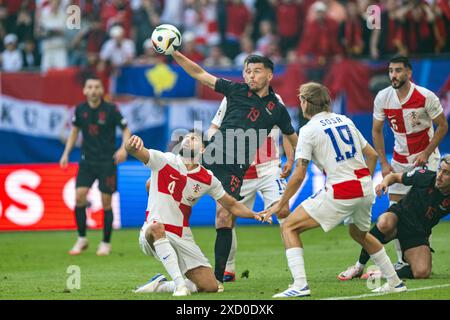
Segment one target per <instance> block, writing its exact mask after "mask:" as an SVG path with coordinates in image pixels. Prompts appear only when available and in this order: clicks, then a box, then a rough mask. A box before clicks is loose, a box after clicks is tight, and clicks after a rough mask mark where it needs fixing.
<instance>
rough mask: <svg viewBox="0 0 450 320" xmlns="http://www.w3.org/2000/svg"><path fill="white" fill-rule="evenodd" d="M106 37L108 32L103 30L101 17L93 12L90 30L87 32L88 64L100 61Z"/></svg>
mask: <svg viewBox="0 0 450 320" xmlns="http://www.w3.org/2000/svg"><path fill="white" fill-rule="evenodd" d="M105 38H106V32H105V31H104V30H103V27H102V23H101V21H100V18H99V16H98V15H95V14H93V15H92V20H91V23H90V25H89V30H88V32H87V34H86V50H87V54H86V55H87V61H88V65H89V64H90V63H92V64H94V62H95V64H97V62H98V61H99V53H100V50H101V48H102V44H103V42H104V40H105Z"/></svg>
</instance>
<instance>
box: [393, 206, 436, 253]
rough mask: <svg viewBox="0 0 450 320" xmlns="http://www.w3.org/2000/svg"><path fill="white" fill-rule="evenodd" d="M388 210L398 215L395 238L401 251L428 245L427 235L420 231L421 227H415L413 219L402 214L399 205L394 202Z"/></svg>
mask: <svg viewBox="0 0 450 320" xmlns="http://www.w3.org/2000/svg"><path fill="white" fill-rule="evenodd" d="M389 211H390V212H393V213H395V215H396V216H397V217H398V222H397V239H398V241H399V242H400V246H401V247H402V251H403V252H405V251H406V250H408V249H411V248H416V247H419V246H428V247H429V246H430V242H429V241H428V238H429V235H426V234H424V233H423V232H422V231H420V230H421V229H422V228H420V227H418V228H415V223H414V221H413V220H412V219H410V218H408V215H407V214H403V212H402V210H401V208H400V206H398V205H397V204H394V205H392V206H391V207H390V208H389Z"/></svg>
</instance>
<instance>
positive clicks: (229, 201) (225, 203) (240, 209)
mask: <svg viewBox="0 0 450 320" xmlns="http://www.w3.org/2000/svg"><path fill="white" fill-rule="evenodd" d="M217 202H219V203H220V205H221V206H222V207H224V208H225V209H227V210H228V211H229V212H231V214H233V215H234V216H237V217H242V218H252V219H256V213H255V212H253V211H252V210H250V209H249V208H247V207H246V206H244V205H243V204H242V203H240V202H239V201H237V200H236V199H234V198H233V197H232V196H230V195H229V194H228V193H225V195H224V196H223V197H222V198H220V199H218V200H217Z"/></svg>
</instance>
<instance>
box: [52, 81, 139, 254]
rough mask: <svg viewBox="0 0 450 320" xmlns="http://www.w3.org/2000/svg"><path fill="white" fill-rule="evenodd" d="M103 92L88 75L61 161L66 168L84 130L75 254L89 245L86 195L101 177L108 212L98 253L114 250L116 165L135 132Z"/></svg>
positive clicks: (79, 173) (121, 159)
mask: <svg viewBox="0 0 450 320" xmlns="http://www.w3.org/2000/svg"><path fill="white" fill-rule="evenodd" d="M103 93H104V90H103V85H102V82H101V81H100V79H98V78H96V77H89V78H88V79H86V81H85V84H84V88H83V94H84V95H85V96H86V102H84V103H81V104H79V105H78V106H77V107H76V109H75V114H74V116H73V120H72V124H73V126H72V131H71V132H70V136H69V138H68V140H67V142H66V147H65V149H64V153H63V154H62V156H61V159H60V161H59V163H60V166H61V167H62V168H65V167H66V166H67V163H68V159H69V153H70V151H71V150H72V148H73V146H74V144H75V142H76V140H77V137H78V133H79V132H80V131H81V132H82V136H83V143H82V145H81V161H80V163H79V168H78V174H77V180H76V205H75V218H76V222H77V228H78V235H79V237H78V240H77V242H76V243H75V245H74V247H73V248H72V250H70V251H69V254H71V255H77V254H80V253H81V252H82V251H83V250H85V249H87V246H88V241H87V238H86V203H87V201H86V196H87V193H88V191H89V189H90V187H91V186H92V184H93V183H94V181H95V180H96V179H98V180H99V189H100V191H101V193H102V205H103V210H104V214H105V216H104V229H103V241H102V242H101V243H100V245H99V247H98V249H97V255H108V254H109V253H110V252H111V244H110V242H111V232H112V223H113V213H112V208H111V199H112V194H113V193H114V192H115V191H116V184H117V167H116V166H117V164H119V163H121V162H124V161H125V160H126V158H127V152H126V151H125V147H124V146H125V142H126V141H128V139H129V138H130V136H131V132H130V130H129V129H128V127H127V122H126V120H125V119H124V118H123V117H122V115H121V114H120V111H119V109H118V108H117V106H116V105H114V104H111V103H108V102H106V101H104V100H103ZM117 126H119V127H120V128H121V129H122V145H121V147H120V148H119V149H118V150H117V151H116V150H115V142H116V127H117Z"/></svg>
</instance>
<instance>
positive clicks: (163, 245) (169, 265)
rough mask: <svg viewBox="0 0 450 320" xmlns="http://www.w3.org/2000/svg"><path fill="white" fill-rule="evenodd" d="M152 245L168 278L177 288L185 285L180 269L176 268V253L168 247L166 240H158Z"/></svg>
mask: <svg viewBox="0 0 450 320" xmlns="http://www.w3.org/2000/svg"><path fill="white" fill-rule="evenodd" d="M153 245H154V246H155V251H156V254H157V255H158V258H159V260H160V261H161V262H162V264H163V265H164V268H165V269H166V270H167V272H168V273H169V275H170V277H171V278H172V279H173V280H174V281H175V285H176V286H177V288H178V287H180V286H183V285H186V282H185V281H184V278H183V275H182V274H181V271H180V267H179V266H178V257H177V253H176V252H175V250H174V249H173V248H172V246H171V245H170V242H169V240H168V239H166V238H162V239H158V240H156V241H155V242H154V243H153Z"/></svg>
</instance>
